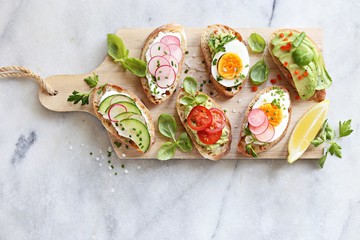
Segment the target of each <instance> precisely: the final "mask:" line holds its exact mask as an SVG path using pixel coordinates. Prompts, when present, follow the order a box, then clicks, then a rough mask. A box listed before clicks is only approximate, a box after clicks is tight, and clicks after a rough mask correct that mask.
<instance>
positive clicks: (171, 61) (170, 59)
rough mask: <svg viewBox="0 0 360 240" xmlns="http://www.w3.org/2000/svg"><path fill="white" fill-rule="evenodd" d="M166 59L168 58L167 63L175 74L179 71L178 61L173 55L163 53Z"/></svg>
mask: <svg viewBox="0 0 360 240" xmlns="http://www.w3.org/2000/svg"><path fill="white" fill-rule="evenodd" d="M163 57H164V58H165V59H166V60H168V62H169V64H168V65H170V66H171V67H172V68H173V69H174V71H175V74H177V73H178V71H179V63H178V61H177V60H176V58H175V57H174V56H173V55H165V56H163Z"/></svg>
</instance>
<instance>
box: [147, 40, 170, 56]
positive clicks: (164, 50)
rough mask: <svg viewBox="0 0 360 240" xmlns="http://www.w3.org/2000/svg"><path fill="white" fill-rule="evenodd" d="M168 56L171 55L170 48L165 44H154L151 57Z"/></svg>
mask: <svg viewBox="0 0 360 240" xmlns="http://www.w3.org/2000/svg"><path fill="white" fill-rule="evenodd" d="M175 46H176V45H175ZM167 54H170V48H169V47H168V45H166V44H165V43H162V42H157V43H154V44H153V45H152V46H151V48H150V56H151V57H155V56H164V55H167Z"/></svg>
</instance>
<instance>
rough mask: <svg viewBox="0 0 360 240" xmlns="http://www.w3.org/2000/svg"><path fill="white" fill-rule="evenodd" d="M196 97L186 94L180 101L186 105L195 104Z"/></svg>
mask: <svg viewBox="0 0 360 240" xmlns="http://www.w3.org/2000/svg"><path fill="white" fill-rule="evenodd" d="M194 101H195V99H194V98H193V97H190V96H184V97H182V98H180V103H181V104H183V105H185V106H191V105H193V104H194Z"/></svg>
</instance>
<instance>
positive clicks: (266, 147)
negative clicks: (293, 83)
mask: <svg viewBox="0 0 360 240" xmlns="http://www.w3.org/2000/svg"><path fill="white" fill-rule="evenodd" d="M274 88H281V89H282V90H283V91H284V92H286V93H288V94H289V91H288V90H287V89H286V88H285V87H282V86H270V87H268V88H265V89H263V90H262V91H260V92H259V93H258V94H256V96H255V97H254V98H253V99H252V100H251V102H250V104H249V106H248V107H247V109H246V112H245V116H244V120H243V123H242V125H241V130H240V140H239V143H238V151H239V152H241V153H242V154H244V155H246V156H248V157H251V155H250V154H249V153H248V152H247V151H246V142H245V137H246V136H245V128H246V126H247V124H248V115H249V113H250V111H251V110H252V108H253V106H254V104H255V103H256V101H257V100H258V99H259V98H260V96H261V95H262V94H264V93H267V92H269V91H271V90H273V89H274ZM289 96H290V95H289ZM289 101H290V107H289V112H288V113H289V120H288V123H287V126H286V128H285V130H284V132H283V133H282V134H281V135H280V136H279V137H278V138H277V139H276V140H275V141H273V142H270V143H268V144H264V145H255V146H253V149H254V151H255V152H256V154H259V153H261V152H265V151H267V150H269V149H270V148H271V147H273V146H275V145H276V144H277V143H278V142H280V141H281V140H282V139H283V138H284V136H285V135H286V132H287V129H288V127H289V123H290V119H291V99H290V97H289Z"/></svg>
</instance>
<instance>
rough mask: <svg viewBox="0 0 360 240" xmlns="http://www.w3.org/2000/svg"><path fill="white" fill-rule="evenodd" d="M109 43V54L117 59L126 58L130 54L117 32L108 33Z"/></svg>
mask: <svg viewBox="0 0 360 240" xmlns="http://www.w3.org/2000/svg"><path fill="white" fill-rule="evenodd" d="M107 45H108V54H109V55H110V56H111V57H112V58H113V59H115V60H116V59H123V58H126V57H127V56H128V54H129V50H127V48H126V47H125V44H124V42H123V41H122V40H121V38H119V37H118V36H116V35H115V34H108V35H107Z"/></svg>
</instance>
